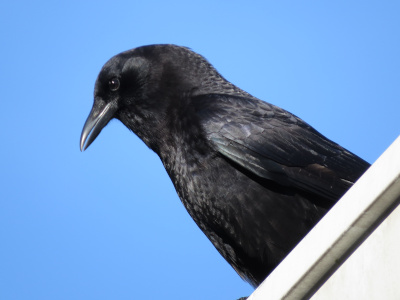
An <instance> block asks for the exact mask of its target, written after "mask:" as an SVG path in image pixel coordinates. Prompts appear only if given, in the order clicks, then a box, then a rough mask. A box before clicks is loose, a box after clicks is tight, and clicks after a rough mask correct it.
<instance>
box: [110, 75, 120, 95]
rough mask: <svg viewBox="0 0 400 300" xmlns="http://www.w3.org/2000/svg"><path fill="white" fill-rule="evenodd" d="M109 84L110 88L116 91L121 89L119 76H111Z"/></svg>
mask: <svg viewBox="0 0 400 300" xmlns="http://www.w3.org/2000/svg"><path fill="white" fill-rule="evenodd" d="M108 86H109V87H110V90H112V91H113V92H115V91H116V90H118V89H119V79H118V78H117V77H114V78H111V79H110V81H109V82H108Z"/></svg>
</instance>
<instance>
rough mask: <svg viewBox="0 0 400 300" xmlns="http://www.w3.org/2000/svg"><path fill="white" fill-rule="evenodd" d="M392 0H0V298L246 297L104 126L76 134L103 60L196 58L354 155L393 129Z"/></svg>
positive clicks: (397, 63)
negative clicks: (172, 48)
mask: <svg viewBox="0 0 400 300" xmlns="http://www.w3.org/2000/svg"><path fill="white" fill-rule="evenodd" d="M399 13H400V4H399V2H398V1H280V2H278V1H252V2H248V1H247V2H246V3H245V2H244V1H220V2H216V1H208V0H202V1H190V2H188V1H141V2H138V1H86V2H82V1H74V0H72V1H65V2H63V3H61V2H60V3H59V2H58V1H48V2H47V1H34V2H33V1H3V2H1V3H0V40H1V47H0V87H1V96H0V99H1V110H0V128H1V129H0V136H1V141H2V147H1V148H0V157H1V168H0V170H1V171H0V176H1V178H0V179H1V180H0V183H1V189H0V299H30V300H32V299H193V300H196V299H222V300H223V299H230V300H231V299H237V298H238V297H239V296H245V295H248V294H250V293H251V292H252V288H251V287H250V286H249V285H248V284H247V283H245V282H243V281H242V280H241V279H240V277H239V276H238V275H236V273H235V272H234V271H233V269H232V268H231V267H230V266H229V265H228V264H227V263H226V262H225V261H224V260H223V258H222V257H221V256H220V255H219V254H218V253H217V251H216V250H215V249H214V248H213V246H212V245H211V243H210V242H209V241H208V240H207V239H206V237H205V236H204V235H203V233H202V232H201V231H200V230H199V229H198V228H197V226H196V225H195V224H194V222H193V221H192V220H191V218H190V217H189V215H188V214H187V212H186V211H185V209H184V208H183V206H182V204H181V203H180V201H179V199H178V197H177V195H176V193H175V191H174V188H173V186H172V184H171V182H170V180H169V178H168V176H167V174H166V172H165V170H164V169H163V167H162V164H161V162H160V161H159V159H158V157H157V156H156V155H155V154H154V153H153V152H152V151H151V150H149V149H148V148H147V147H146V146H145V145H144V144H143V143H142V142H141V141H140V140H139V139H138V138H137V137H136V136H135V135H134V134H132V133H130V132H129V131H128V130H127V129H126V128H125V127H124V126H123V125H122V124H121V123H119V122H118V121H112V122H111V123H110V124H109V125H108V126H107V127H106V128H105V129H104V130H103V131H102V133H101V134H100V136H99V137H98V138H97V139H96V141H95V142H94V143H93V144H92V145H91V146H90V148H88V150H87V151H85V152H84V153H81V152H80V151H79V137H80V133H81V130H82V127H83V124H84V122H85V120H86V117H87V115H88V114H89V111H90V108H91V106H92V102H93V87H94V82H95V79H96V76H97V74H98V72H99V70H100V68H101V67H102V65H103V64H104V63H105V62H106V61H107V60H108V59H109V58H110V57H111V56H113V55H115V54H117V53H119V52H121V51H124V50H127V49H130V48H134V47H137V46H141V45H145V44H155V43H174V44H178V45H184V46H188V47H190V48H192V49H193V50H194V51H196V52H199V53H200V54H202V55H204V56H205V57H206V58H207V59H208V60H209V61H210V62H211V63H212V64H213V65H214V66H215V67H216V68H217V69H218V70H219V71H220V72H221V73H222V75H223V76H224V77H225V78H227V79H228V80H230V81H231V82H233V83H234V84H236V85H237V86H239V87H241V88H242V89H244V90H246V91H247V92H249V93H251V94H252V95H254V96H256V97H258V98H260V99H262V100H265V101H268V102H271V103H273V104H276V105H278V106H281V107H283V108H285V109H287V110H289V111H291V112H292V113H294V114H296V115H297V116H299V117H301V118H302V119H304V120H305V121H307V122H308V123H310V124H311V125H312V126H314V127H315V128H316V129H317V130H319V131H320V132H321V133H323V134H324V135H326V136H327V137H329V138H330V139H332V140H334V141H335V142H337V143H339V144H341V145H342V146H344V147H346V148H347V149H349V150H350V151H352V152H354V153H356V154H358V155H359V156H361V157H362V158H364V159H366V160H367V161H369V162H371V163H372V162H374V161H375V160H376V159H377V158H378V157H379V155H380V154H381V153H382V152H383V151H384V150H385V149H386V148H387V147H388V146H389V145H390V144H391V143H392V142H393V141H394V139H395V138H396V137H397V136H398V135H399V133H400V130H399V111H400V101H399V100H400V89H399V79H400V76H399V75H400V58H399V57H400V55H399V53H400V34H399V31H400V18H399Z"/></svg>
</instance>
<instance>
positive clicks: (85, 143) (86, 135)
mask: <svg viewBox="0 0 400 300" xmlns="http://www.w3.org/2000/svg"><path fill="white" fill-rule="evenodd" d="M116 111H117V105H116V102H115V101H112V102H110V103H108V104H105V103H104V102H103V101H95V102H94V104H93V107H92V110H91V111H90V114H89V116H88V118H87V120H86V122H85V125H83V129H82V134H81V143H80V146H81V151H85V150H86V149H87V147H89V146H90V144H91V143H92V142H93V141H94V140H95V139H96V137H97V136H98V135H99V133H100V132H101V130H102V129H103V128H104V127H105V126H106V125H107V124H108V122H110V120H111V119H112V118H113V117H114V114H115V112H116Z"/></svg>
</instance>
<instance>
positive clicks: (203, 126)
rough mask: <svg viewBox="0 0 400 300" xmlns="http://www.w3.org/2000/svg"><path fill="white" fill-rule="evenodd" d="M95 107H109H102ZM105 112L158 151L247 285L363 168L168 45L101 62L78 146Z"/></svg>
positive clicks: (299, 124)
mask: <svg viewBox="0 0 400 300" xmlns="http://www.w3.org/2000/svg"><path fill="white" fill-rule="evenodd" d="M113 78H117V79H118V82H119V84H120V86H119V89H117V90H115V85H114V86H113V88H110V86H109V82H110V80H114V81H112V82H114V83H115V79H113ZM103 107H108V108H110V107H111V108H112V110H108V111H107V113H104V116H103V115H102V114H101V112H102V108H103ZM111 112H112V113H113V115H111ZM113 117H114V118H117V119H119V120H120V121H121V122H122V123H123V124H125V126H127V127H128V128H129V129H131V130H132V131H133V132H135V133H136V134H137V135H138V136H139V137H140V138H141V139H142V140H143V141H144V142H145V143H146V144H147V145H148V146H149V147H150V148H151V149H152V150H154V151H155V152H156V153H157V154H158V155H159V157H160V158H161V161H162V163H163V164H164V166H165V168H166V170H167V172H168V174H169V176H170V178H171V180H172V182H173V184H174V186H175V188H176V191H177V193H178V195H179V197H180V199H181V200H182V203H183V204H184V206H185V207H186V209H187V211H188V212H189V214H190V215H191V216H192V218H193V219H194V221H195V222H196V223H197V225H198V226H199V227H200V228H201V229H202V231H203V232H204V233H205V234H206V236H207V237H208V238H209V239H210V240H211V242H212V243H213V244H214V246H215V247H216V249H217V250H218V251H219V252H220V253H221V255H222V256H223V257H224V258H225V259H226V260H227V261H228V262H229V263H230V264H231V265H232V267H233V268H234V269H235V270H236V271H237V272H238V274H239V275H240V276H241V277H242V278H244V279H246V280H247V281H249V282H250V283H251V284H252V285H253V286H257V285H259V284H260V283H261V282H262V281H263V280H264V279H265V277H266V276H268V274H269V273H270V272H271V271H272V270H273V269H274V268H275V267H276V266H277V265H278V264H279V262H280V261H282V259H283V258H284V257H285V256H286V255H287V254H288V253H289V252H290V251H291V250H292V249H293V247H294V246H295V245H296V244H297V243H298V242H299V241H300V240H301V239H302V238H303V237H304V236H305V235H306V234H307V232H309V230H310V229H311V228H312V227H313V226H314V225H315V224H316V222H318V220H320V219H321V217H322V216H323V215H324V214H325V213H326V212H327V210H329V209H330V208H331V207H332V206H333V205H334V204H335V203H336V201H337V200H338V199H339V198H340V197H341V196H342V195H343V194H344V193H345V192H346V191H347V190H348V189H349V188H350V187H351V186H352V184H353V183H354V182H355V181H356V180H357V179H358V178H359V177H360V176H361V175H362V173H363V172H365V170H366V169H367V168H368V167H369V164H368V163H367V162H365V161H364V160H362V159H361V158H359V157H357V156H356V155H354V154H352V153H350V152H349V151H347V150H346V149H344V148H342V147H341V146H339V145H338V144H336V143H334V142H332V141H330V140H329V139H327V138H326V137H324V136H323V135H321V134H320V133H319V132H317V131H316V130H315V129H313V128H312V127H311V126H309V125H308V124H307V123H305V122H304V121H302V120H301V119H299V118H298V117H296V116H294V115H292V114H291V113H289V112H287V111H285V110H283V109H281V108H279V107H276V106H274V105H272V104H269V103H266V102H263V101H261V100H259V99H257V98H255V97H253V96H251V95H250V94H248V93H246V92H244V91H242V90H241V89H239V88H238V87H236V86H234V85H233V84H231V83H230V82H228V81H227V80H225V79H224V78H223V77H222V76H221V75H220V74H219V73H218V72H217V71H216V70H215V69H214V68H213V67H212V66H211V64H210V63H208V62H207V61H206V60H205V59H204V58H203V57H202V56H200V55H199V54H197V53H195V52H193V51H191V50H189V49H188V48H184V47H178V46H174V45H152V46H145V47H140V48H136V49H133V50H130V51H127V52H124V53H121V54H119V55H117V56H115V57H113V58H112V59H111V60H110V61H108V62H107V63H106V64H105V66H104V67H103V69H102V70H101V72H100V74H99V77H98V79H97V81H96V87H95V102H94V105H93V109H92V113H91V114H90V115H89V117H88V121H87V122H86V124H85V127H84V130H83V132H82V137H81V148H82V147H83V145H84V144H85V142H86V140H87V139H88V136H90V132H91V131H94V132H95V133H96V134H97V133H98V132H100V131H99V130H101V128H102V127H101V128H97V127H99V126H105V124H107V122H108V121H109V120H110V119H111V118H113ZM93 120H95V121H93ZM99 120H100V121H101V122H100V121H99ZM97 124H101V125H97ZM96 126H97V127H96ZM89 140H90V141H92V140H93V139H90V137H89Z"/></svg>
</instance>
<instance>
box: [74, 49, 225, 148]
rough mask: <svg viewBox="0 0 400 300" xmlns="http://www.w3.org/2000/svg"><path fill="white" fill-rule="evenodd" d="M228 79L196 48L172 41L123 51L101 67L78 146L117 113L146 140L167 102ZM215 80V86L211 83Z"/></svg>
mask: <svg viewBox="0 0 400 300" xmlns="http://www.w3.org/2000/svg"><path fill="white" fill-rule="evenodd" d="M224 85H230V83H229V82H227V81H226V80H224V79H223V78H222V77H221V76H220V75H219V73H218V72H217V71H216V70H215V69H214V68H213V67H212V66H211V65H210V64H209V63H208V62H207V61H206V60H205V59H204V58H203V57H202V56H200V55H199V54H197V53H195V52H193V51H191V50H189V49H188V48H185V47H179V46H175V45H150V46H143V47H139V48H135V49H132V50H129V51H126V52H122V53H120V54H118V55H116V56H114V57H112V58H111V59H110V60H109V61H108V62H107V63H106V64H105V65H104V66H103V68H102V69H101V71H100V73H99V75H98V78H97V80H96V84H95V90H94V103H93V107H92V110H91V112H90V114H89V116H88V118H87V120H86V123H85V125H84V127H83V130H82V134H81V140H80V148H81V151H83V150H86V148H87V147H89V146H90V144H91V143H92V142H93V141H94V140H95V139H96V137H97V136H98V135H99V133H100V132H101V130H102V129H103V128H104V127H105V126H106V125H107V124H108V122H109V121H110V120H111V119H113V118H116V119H118V120H120V121H121V122H122V123H123V124H124V125H125V126H127V127H128V128H129V129H131V130H132V131H134V132H135V133H136V134H137V135H138V136H139V137H140V138H141V139H142V140H143V141H144V142H145V143H146V144H147V145H148V146H151V144H152V140H156V138H155V135H157V134H158V133H160V132H162V131H163V127H164V126H165V124H164V123H165V122H166V119H168V118H171V116H170V114H171V112H170V111H169V109H168V107H171V106H174V107H175V108H176V107H177V106H180V105H182V102H184V99H187V98H189V97H190V96H193V95H199V94H206V93H208V92H210V91H212V90H215V88H217V89H218V88H221V87H223V86H224ZM213 86H214V88H213Z"/></svg>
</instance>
